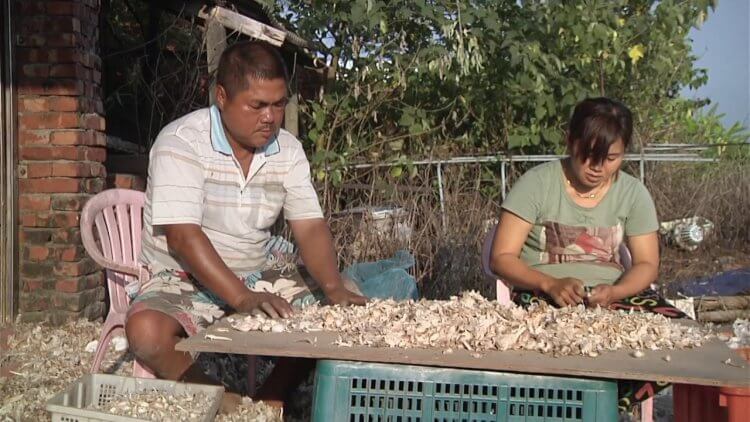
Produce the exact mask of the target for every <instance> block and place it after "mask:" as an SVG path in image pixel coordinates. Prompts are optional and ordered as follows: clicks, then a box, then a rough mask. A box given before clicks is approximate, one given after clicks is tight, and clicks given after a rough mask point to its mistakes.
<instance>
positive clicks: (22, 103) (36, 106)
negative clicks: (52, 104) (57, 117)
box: [18, 98, 49, 112]
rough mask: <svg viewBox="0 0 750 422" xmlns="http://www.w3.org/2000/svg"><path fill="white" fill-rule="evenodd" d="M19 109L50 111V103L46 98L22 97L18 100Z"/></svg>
mask: <svg viewBox="0 0 750 422" xmlns="http://www.w3.org/2000/svg"><path fill="white" fill-rule="evenodd" d="M18 111H19V112H24V111H30V112H42V111H49V103H48V102H47V99H46V98H21V99H19V100H18Z"/></svg>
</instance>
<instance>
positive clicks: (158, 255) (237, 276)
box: [126, 42, 365, 404]
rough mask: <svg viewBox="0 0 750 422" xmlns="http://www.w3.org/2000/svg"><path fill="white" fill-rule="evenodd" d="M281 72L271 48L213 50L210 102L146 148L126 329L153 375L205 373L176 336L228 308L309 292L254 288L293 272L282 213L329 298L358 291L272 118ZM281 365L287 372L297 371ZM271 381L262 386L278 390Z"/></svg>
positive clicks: (275, 313)
mask: <svg viewBox="0 0 750 422" xmlns="http://www.w3.org/2000/svg"><path fill="white" fill-rule="evenodd" d="M287 80H288V77H287V71H286V68H285V65H284V62H283V60H282V58H281V56H280V54H279V53H278V52H277V51H276V50H275V49H274V48H273V47H271V46H269V45H267V44H264V43H260V42H243V43H237V44H235V45H233V46H231V47H229V48H228V49H227V50H226V51H225V52H224V53H223V54H222V56H221V59H220V61H219V67H218V72H217V84H216V104H215V105H213V106H211V107H210V108H206V109H201V110H198V111H195V112H192V113H190V114H187V115H186V116H183V117H181V118H179V119H177V120H175V121H174V122H172V123H170V124H168V125H167V126H166V127H165V128H164V129H163V130H162V131H161V133H160V134H159V136H158V137H157V138H156V141H155V143H154V145H153V147H152V149H151V153H150V162H149V176H148V188H147V191H146V198H147V199H146V205H145V207H144V230H143V246H142V253H141V263H142V264H143V265H144V266H146V267H147V268H148V269H149V271H150V273H151V275H152V277H151V279H150V280H149V281H148V282H147V283H145V284H144V285H143V286H141V287H140V291H139V292H138V294H137V296H136V297H135V298H134V299H133V302H132V304H131V308H130V310H129V312H128V318H127V323H126V332H127V336H128V341H129V343H130V347H131V349H132V350H133V352H134V353H135V355H136V357H137V358H138V359H139V361H141V362H142V363H144V364H145V365H146V366H148V367H149V368H151V369H152V370H153V371H154V372H155V374H156V375H157V376H158V377H160V378H165V379H173V380H186V381H192V382H213V380H210V379H208V377H207V375H205V374H204V373H203V371H202V370H201V369H200V368H199V367H198V366H197V365H196V364H194V360H193V358H192V357H191V356H190V355H189V354H186V353H182V352H178V351H175V349H174V346H175V344H176V343H177V342H178V341H179V340H180V339H181V338H184V337H186V336H190V335H193V334H195V333H196V332H197V331H199V330H200V329H201V328H204V327H206V326H207V325H208V324H210V323H211V322H212V321H213V319H214V318H218V317H220V316H222V315H224V313H225V312H226V311H230V310H234V311H237V312H243V313H264V314H266V315H268V316H270V317H274V318H278V317H281V318H284V317H287V316H289V315H290V314H291V313H292V312H293V308H292V306H291V304H290V303H289V302H290V301H293V303H294V301H296V303H301V302H300V301H301V300H305V298H309V297H310V296H309V290H307V289H300V288H297V289H296V290H293V291H292V292H291V293H290V294H289V295H288V296H284V294H283V293H282V294H281V295H276V294H271V293H267V292H258V291H253V290H252V289H253V286H254V285H255V283H256V282H258V281H259V280H261V279H263V280H266V281H270V282H273V280H274V279H284V278H286V279H293V280H297V281H299V280H300V279H301V278H300V277H299V275H298V273H297V272H296V268H295V269H294V270H290V269H289V268H290V267H289V265H284V264H289V262H286V263H285V262H284V261H285V259H284V257H285V256H288V255H289V254H287V253H284V252H289V251H288V250H287V251H278V250H274V248H273V247H269V239H271V236H270V233H269V229H270V227H271V226H272V225H273V224H274V222H275V221H276V219H277V217H278V216H279V215H280V214H281V213H282V212H283V214H284V217H285V218H286V220H287V221H288V224H289V226H290V228H291V231H292V234H293V235H294V238H295V241H296V243H297V245H298V246H299V250H300V256H301V258H302V261H303V262H304V264H305V268H306V270H307V271H308V272H309V275H310V276H311V278H312V279H314V280H315V282H316V283H317V285H318V286H319V288H320V290H321V291H322V293H323V294H324V296H325V299H327V301H328V302H330V303H333V304H363V303H364V302H365V298H364V297H362V296H359V295H357V294H354V293H352V292H350V291H349V290H348V289H346V288H345V287H344V285H343V283H342V279H341V276H340V274H339V271H338V266H337V259H336V254H335V251H334V248H333V241H332V238H331V233H330V230H329V228H328V225H327V223H326V221H325V220H324V219H323V213H322V212H321V209H320V205H319V203H318V198H317V195H316V192H315V190H314V189H313V186H312V183H311V180H310V168H309V164H308V161H307V159H306V157H305V153H304V150H303V149H302V145H301V144H300V142H299V141H298V140H297V139H296V138H295V137H294V136H293V135H292V134H290V133H289V132H287V131H285V130H283V129H280V126H281V123H282V121H283V118H284V109H285V106H286V103H287ZM289 261H294V258H291V259H289ZM292 263H293V262H292ZM292 267H294V265H292ZM286 284H288V281H286ZM300 285H302V283H300ZM256 290H257V289H256ZM303 296H304V297H303ZM284 362H287V363H288V362H291V361H284ZM277 366H279V368H278V371H277V372H279V373H280V374H285V375H286V376H288V375H290V374H295V373H297V374H299V373H303V372H304V371H299V370H298V368H297V369H295V368H294V367H292V366H287V367H286V369H285V368H284V366H285V365H284V364H283V362H282V363H280V364H279V365H277ZM307 366H308V367H309V364H308V365H307ZM290 368H291V369H290ZM277 378H279V379H280V378H285V376H279V377H277ZM287 378H288V377H287ZM279 388H281V386H280V384H279V383H278V382H277V385H276V386H275V387H273V386H272V387H269V388H267V389H266V390H267V391H266V395H265V397H266V398H269V399H275V398H274V395H277V394H278V393H280V390H279ZM279 399H281V398H279ZM277 404H278V403H277Z"/></svg>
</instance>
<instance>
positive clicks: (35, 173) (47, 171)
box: [26, 163, 52, 179]
mask: <svg viewBox="0 0 750 422" xmlns="http://www.w3.org/2000/svg"><path fill="white" fill-rule="evenodd" d="M49 176H52V164H51V163H28V164H27V165H26V177H27V178H29V179H37V178H40V177H49Z"/></svg>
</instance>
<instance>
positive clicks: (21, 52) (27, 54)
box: [16, 48, 48, 63]
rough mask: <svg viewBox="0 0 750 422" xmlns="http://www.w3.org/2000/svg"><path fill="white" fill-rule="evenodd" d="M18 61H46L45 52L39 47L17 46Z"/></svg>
mask: <svg viewBox="0 0 750 422" xmlns="http://www.w3.org/2000/svg"><path fill="white" fill-rule="evenodd" d="M16 57H17V58H18V62H19V63H47V57H48V56H47V52H46V50H44V49H41V48H19V49H18V51H17V52H16Z"/></svg>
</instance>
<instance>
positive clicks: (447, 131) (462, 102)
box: [266, 0, 736, 180]
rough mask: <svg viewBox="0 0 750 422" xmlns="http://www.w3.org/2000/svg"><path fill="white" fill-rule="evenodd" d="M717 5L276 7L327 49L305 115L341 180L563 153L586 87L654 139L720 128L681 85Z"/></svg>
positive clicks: (370, 3) (700, 78) (690, 77)
mask: <svg viewBox="0 0 750 422" xmlns="http://www.w3.org/2000/svg"><path fill="white" fill-rule="evenodd" d="M266 3H268V5H269V6H272V5H273V4H274V3H276V2H266ZM714 6H715V1H710V0H686V1H685V0H681V1H677V0H672V1H669V0H663V1H655V0H599V1H597V0H586V1H584V0H581V1H565V0H548V1H541V0H536V1H523V2H518V1H516V0H471V1H456V0H400V1H397V0H326V1H322V0H314V1H309V0H304V1H303V0H291V1H288V2H286V3H284V4H283V6H276V7H281V8H282V9H281V10H278V14H280V15H282V17H283V18H285V19H286V20H287V22H286V23H287V24H288V25H289V26H290V27H292V28H293V29H294V30H295V31H297V32H298V33H299V34H300V35H302V36H303V37H305V38H307V39H310V40H313V41H316V42H317V43H319V44H320V45H321V46H324V47H323V48H322V50H323V51H322V52H321V53H320V54H321V58H322V59H323V60H324V61H326V63H327V64H329V65H330V66H331V69H329V70H330V75H331V77H330V78H329V80H328V83H327V85H326V87H325V90H324V93H323V95H322V97H321V98H316V99H313V101H311V102H309V103H308V104H307V106H306V108H305V112H306V114H307V116H306V117H307V121H306V123H305V125H304V126H305V127H306V128H307V129H308V130H309V131H308V133H307V139H308V140H309V141H310V147H311V149H312V150H313V151H315V154H314V155H313V165H314V166H315V167H316V168H325V166H327V167H329V168H333V169H338V170H339V171H343V172H344V175H343V177H342V178H341V179H342V180H343V179H344V178H345V167H346V165H347V164H351V163H352V162H373V161H398V162H408V161H409V159H417V158H424V157H433V158H436V157H449V156H456V155H469V154H486V153H497V152H498V151H511V152H524V153H547V152H559V151H560V148H561V144H562V142H561V141H562V140H563V138H564V130H565V124H566V122H567V119H568V116H569V115H570V113H571V111H572V107H573V106H574V105H575V104H576V103H577V102H578V101H579V100H581V99H583V98H585V97H588V96H599V95H606V96H610V97H614V98H618V99H620V100H622V101H624V102H625V103H626V104H628V105H629V106H630V107H631V109H633V110H634V112H635V114H636V117H637V133H638V135H639V139H641V140H644V141H648V142H653V141H659V140H662V139H663V140H671V138H672V137H674V136H677V135H679V134H686V133H689V134H693V135H694V136H695V137H696V138H699V137H700V136H713V135H715V134H716V133H715V132H716V131H717V130H718V129H717V128H715V127H714V128H712V129H706V128H705V125H706V124H709V123H710V122H708V121H705V120H701V119H698V118H694V117H693V116H695V111H696V110H697V109H698V108H699V107H700V106H702V103H701V102H697V101H686V100H683V99H679V98H678V92H679V91H680V89H681V88H682V87H685V86H691V87H697V86H700V85H702V84H704V83H705V81H706V79H707V78H706V73H705V71H703V70H701V69H696V68H694V60H695V57H693V56H692V55H691V52H690V44H689V40H688V38H687V34H688V31H689V30H690V28H691V27H692V26H696V25H700V24H702V23H703V21H704V20H705V18H706V16H707V13H708V11H709V9H710V8H712V7H714ZM665 110H675V112H665ZM677 111H679V113H678V112H677ZM680 113H683V114H680ZM686 116H687V117H686ZM680 125H688V126H690V127H691V128H689V129H685V128H682V127H681V126H680ZM691 125H693V126H695V127H694V128H692V126H691ZM670 131H671V132H670ZM657 135H658V136H657ZM735 135H736V134H732V135H731V136H735ZM698 141H703V140H700V139H698ZM401 173H402V171H400V170H395V169H394V172H393V173H392V174H391V176H393V177H403V176H402V175H401ZM321 174H323V173H321ZM337 178H338V177H337Z"/></svg>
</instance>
